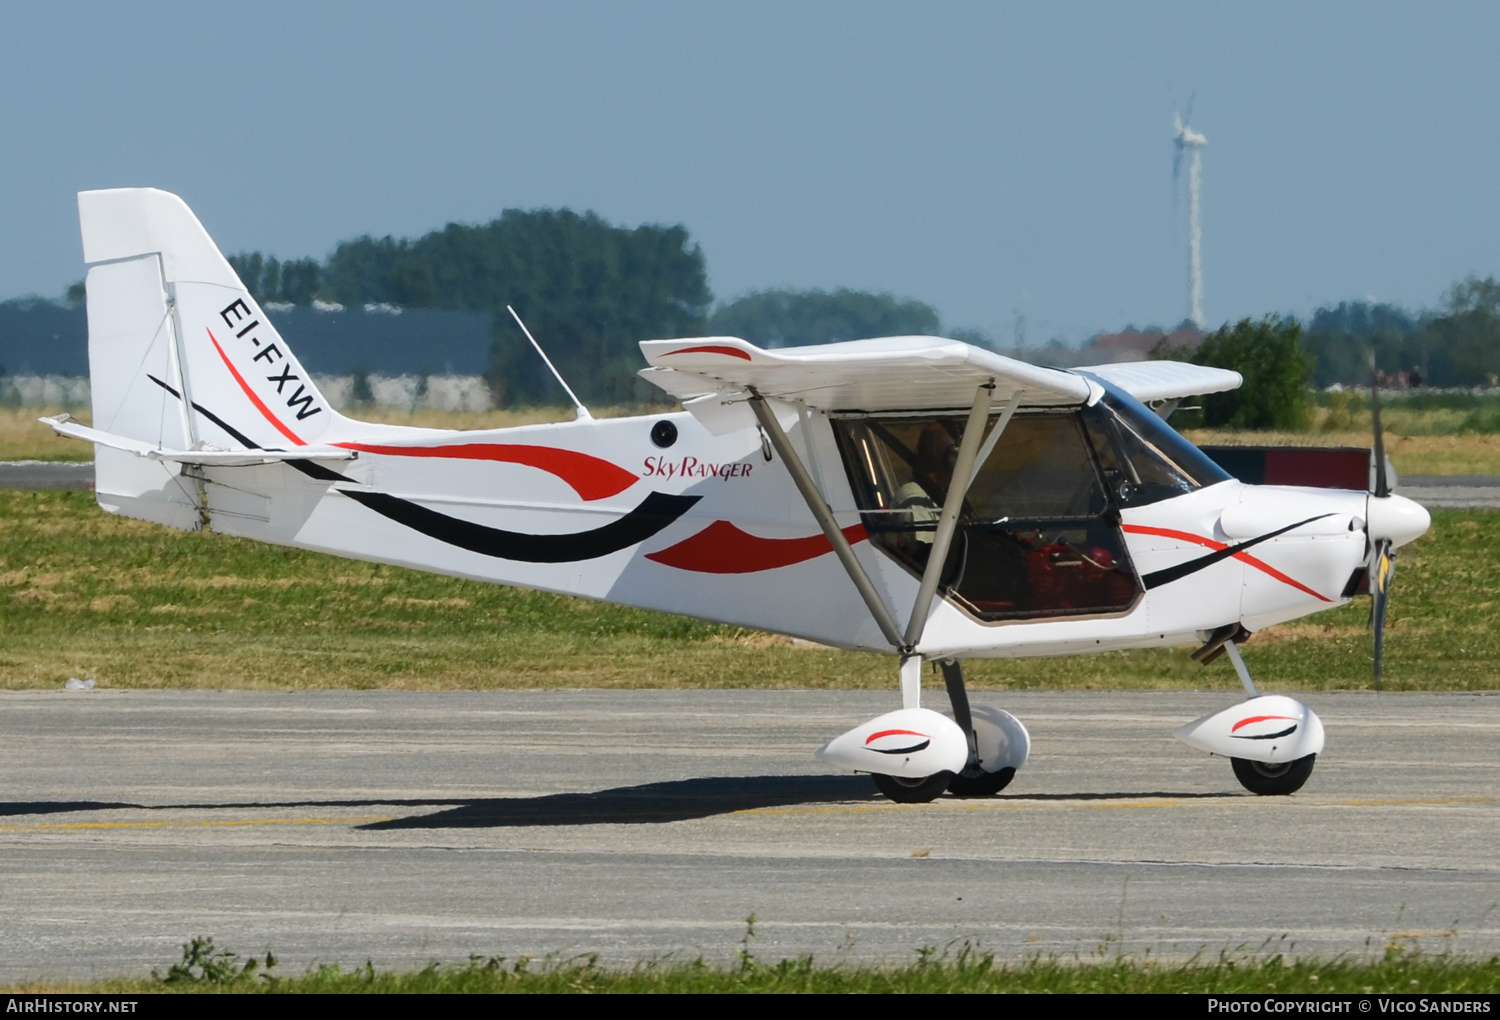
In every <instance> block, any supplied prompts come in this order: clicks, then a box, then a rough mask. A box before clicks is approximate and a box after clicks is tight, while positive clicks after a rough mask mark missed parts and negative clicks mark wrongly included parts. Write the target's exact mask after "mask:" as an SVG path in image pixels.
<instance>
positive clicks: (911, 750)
mask: <svg viewBox="0 0 1500 1020" xmlns="http://www.w3.org/2000/svg"><path fill="white" fill-rule="evenodd" d="M931 743H932V741H930V740H924V741H922V742H921V743H920V744H913V745H911V746H910V747H894V748H892V749H891V750H889V751H887V750H885V749H884V748H881V747H870V748H866V750H869V751H874V752H875V753H876V754H912V753H915V752H917V751H921V750H923V749H924V748H926V747H927V745H928V744H931Z"/></svg>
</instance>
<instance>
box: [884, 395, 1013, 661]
mask: <svg viewBox="0 0 1500 1020" xmlns="http://www.w3.org/2000/svg"><path fill="white" fill-rule="evenodd" d="M994 393H995V384H994V382H993V381H992V382H989V383H986V384H985V385H983V386H981V387H979V390H978V392H977V393H975V394H974V406H973V407H972V408H970V409H969V420H968V422H967V424H965V425H964V438H963V440H962V441H961V442H960V443H959V444H958V460H957V461H956V462H955V463H954V465H953V477H952V481H950V482H949V483H948V495H947V496H946V497H945V498H944V499H943V512H942V514H941V515H940V516H939V517H938V526H937V535H935V536H934V537H933V539H932V552H931V553H930V554H929V555H928V557H927V567H926V569H924V570H923V571H922V586H921V587H920V588H918V589H917V601H916V602H915V603H914V604H913V605H912V607H911V619H909V620H907V621H906V634H905V637H904V639H903V640H902V642H901V644H902V645H903V646H904V647H905V648H907V649H910V648H915V647H917V644H918V643H919V642H920V641H921V640H922V631H923V630H925V629H926V627H927V613H928V611H929V610H930V609H931V608H932V596H934V595H936V594H937V586H938V579H939V578H940V577H941V576H942V573H943V562H944V561H945V560H947V559H948V547H949V546H951V545H952V544H953V532H954V530H955V529H956V528H957V527H958V512H959V511H960V510H962V509H963V506H964V497H966V496H968V494H969V484H970V483H971V482H972V481H973V480H974V455H975V454H976V453H978V452H979V440H980V439H981V438H982V437H983V436H984V426H985V423H986V422H988V421H989V419H990V397H992V396H993V395H994ZM1013 406H1014V404H1012V407H1013ZM996 431H999V429H998V427H997V429H996ZM997 438H998V437H997Z"/></svg>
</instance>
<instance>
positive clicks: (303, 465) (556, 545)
mask: <svg viewBox="0 0 1500 1020" xmlns="http://www.w3.org/2000/svg"><path fill="white" fill-rule="evenodd" d="M147 378H148V379H150V380H151V381H152V382H154V383H156V385H158V386H160V387H161V388H162V389H164V390H166V391H167V392H168V393H170V394H172V396H174V397H176V398H177V399H178V400H181V399H182V394H180V393H178V392H177V391H176V390H175V389H173V388H172V387H171V386H168V385H167V384H166V383H164V382H162V381H161V380H160V379H158V378H156V376H154V375H148V376H147ZM193 408H194V410H196V411H198V412H199V413H200V414H202V415H203V416H204V417H205V418H207V419H208V420H209V421H211V422H213V423H214V424H215V425H217V426H219V428H221V429H223V430H224V431H225V432H226V433H227V434H229V435H230V436H232V437H234V439H235V440H236V441H237V442H240V443H243V444H244V445H245V446H247V447H249V448H250V449H252V450H261V449H264V447H262V446H260V445H259V444H258V443H256V442H254V441H253V440H252V439H250V437H249V436H247V435H245V434H244V433H243V432H240V431H239V430H238V429H236V428H234V426H232V425H230V424H229V423H228V422H226V421H225V420H224V419H222V418H220V417H219V416H218V415H216V414H214V413H213V412H212V411H210V410H209V409H208V408H206V407H204V406H203V405H201V404H199V403H197V402H196V401H195V402H194V403H193ZM277 452H280V451H277ZM284 463H286V464H289V465H291V466H292V467H294V468H296V469H297V470H298V471H301V472H302V473H303V474H305V475H307V476H308V477H310V478H317V479H320V480H323V481H330V482H347V481H351V479H349V478H348V477H347V476H345V475H341V474H339V473H338V472H337V471H331V470H329V469H328V468H325V467H324V466H323V465H321V464H314V463H313V462H312V461H310V460H289V461H284ZM334 491H335V492H341V493H343V494H344V495H345V496H348V497H349V498H350V499H352V500H354V501H355V502H357V503H360V504H362V505H364V506H367V507H369V508H370V509H371V510H374V511H375V512H376V513H378V514H380V515H381V516H382V517H387V518H389V519H391V520H393V521H395V522H396V523H398V524H404V525H406V526H407V527H408V528H411V529H412V530H414V531H419V532H421V533H422V534H424V535H426V536H428V537H429V538H435V539H437V540H438V541H439V542H446V543H447V544H448V545H454V546H458V547H459V548H460V549H467V550H468V551H469V552H476V553H479V554H481V555H483V556H493V557H495V558H496V559H503V560H519V561H521V562H523V563H573V562H576V561H578V560H592V559H598V558H599V557H600V556H608V555H609V554H610V553H613V552H619V551H620V550H621V549H628V548H630V547H631V546H633V545H637V544H639V543H641V542H644V541H645V540H646V539H648V538H650V537H651V536H652V535H655V534H656V533H657V532H659V531H661V530H662V529H664V528H666V527H667V526H668V525H669V524H672V523H673V522H674V521H676V520H677V518H679V517H681V516H682V515H683V514H685V513H687V512H688V510H690V509H692V507H693V504H695V503H697V502H698V500H700V499H702V498H703V497H702V496H669V495H667V494H666V493H663V492H653V493H651V494H650V495H649V496H647V497H646V498H645V499H643V500H642V501H641V503H640V505H639V506H637V507H636V508H635V509H634V510H632V511H630V512H629V513H628V514H626V515H625V516H624V517H621V518H620V519H619V520H617V521H612V522H610V523H609V524H606V525H604V526H603V527H602V528H594V529H593V530H592V531H579V532H575V533H573V534H571V535H528V534H526V533H525V532H521V531H502V530H500V529H499V528H490V527H486V526H484V525H482V524H475V523H474V522H473V521H465V520H461V519H459V518H457V517H450V516H448V515H447V514H441V513H438V512H437V511H436V510H429V509H427V508H426V507H424V506H419V505H418V504H416V503H413V502H411V501H410V500H405V499H401V498H399V497H397V496H391V495H387V494H386V493H383V492H352V491H350V490H347V489H335V490H334ZM923 746H924V747H925V746H926V745H925V744H924V745H923Z"/></svg>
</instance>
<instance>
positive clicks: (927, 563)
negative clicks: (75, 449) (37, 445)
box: [43, 189, 1429, 802]
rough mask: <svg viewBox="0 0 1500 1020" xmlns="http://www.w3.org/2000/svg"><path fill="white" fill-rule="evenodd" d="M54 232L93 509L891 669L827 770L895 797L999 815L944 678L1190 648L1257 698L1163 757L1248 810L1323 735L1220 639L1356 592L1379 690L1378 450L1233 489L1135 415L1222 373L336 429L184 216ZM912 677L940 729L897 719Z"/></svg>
mask: <svg viewBox="0 0 1500 1020" xmlns="http://www.w3.org/2000/svg"><path fill="white" fill-rule="evenodd" d="M78 206H79V215H80V220H81V223H82V231H83V251H84V259H85V261H86V262H88V263H89V264H90V265H91V268H90V270H89V273H88V321H89V367H90V374H91V378H92V384H93V427H92V428H89V427H84V426H82V425H80V424H78V423H75V422H72V421H70V420H68V419H67V417H66V416H59V417H57V418H52V419H43V420H44V421H47V422H48V424H50V425H52V427H53V428H54V429H56V430H57V431H58V432H59V433H61V434H63V435H67V436H73V437H76V438H79V439H83V440H86V441H88V442H91V443H93V444H94V449H95V472H96V488H97V496H98V501H99V504H100V506H102V507H103V508H104V509H105V510H107V511H109V512H110V513H116V514H124V515H126V516H129V517H135V518H140V519H143V520H148V521H154V522H157V523H159V524H164V525H168V526H171V527H176V528H182V529H187V530H193V529H208V530H212V531H214V532H218V533H223V534H228V535H239V536H243V537H246V538H253V539H259V540H262V541H266V542H275V543H280V544H284V545H290V546H297V547H299V548H304V549H314V550H318V551H321V552H327V553H333V554H336V555H340V556H350V557H355V558H359V559H365V560H373V561H378V562H382V563H392V564H399V565H402V566H407V567H415V568H418V569H422V570H430V571H436V572H439V573H444V574H451V575H455V576H458V577H468V578H474V579H478V580H482V581H492V582H497V583H501V584H513V585H521V586H524V587H528V588H537V589H541V590H545V591H552V592H560V593H564V594H568V595H577V596H582V597H584V598H591V599H601V600H604V601H608V602H617V603H622V604H626V605H633V606H642V607H646V608H650V609H657V610H663V611H666V612H671V613H681V614H684V615H688V616H695V617H700V618H703V619H708V620H716V621H721V622H724V623H729V624H736V625H739V626H744V627H752V628H758V629H761V630H766V631H773V632H776V633H780V634H786V635H792V636H795V637H799V638H806V639H809V640H812V641H816V642H820V643H822V644H826V645H832V646H836V647H839V648H844V649H857V650H863V651H879V652H889V653H894V654H895V655H896V656H898V659H899V668H898V669H897V671H896V673H897V675H898V676H899V687H900V692H901V706H902V707H900V708H899V709H896V710H895V711H892V712H889V713H886V714H884V715H881V716H879V717H877V718H875V719H871V720H870V721H868V722H866V723H864V724H862V725H860V726H856V727H855V728H853V729H851V730H849V731H848V732H847V733H844V734H843V735H842V736H839V737H836V738H835V739H833V740H832V741H830V742H829V743H828V744H827V745H826V746H824V747H823V748H822V749H821V750H819V752H818V753H819V755H821V757H822V758H824V759H825V760H826V761H828V762H829V763H831V764H833V765H836V766H839V767H843V768H848V769H852V770H855V771H860V772H867V773H870V774H871V775H872V776H873V777H874V780H875V783H876V785H877V786H878V787H879V788H880V790H882V791H883V792H884V793H886V794H887V795H888V796H890V797H891V798H893V799H895V800H898V801H904V802H921V801H928V800H931V799H933V798H934V797H937V796H938V795H940V794H941V793H943V792H944V791H951V792H952V793H954V794H956V795H960V796H985V795H990V794H994V793H996V792H997V791H999V790H1000V789H1002V788H1003V787H1004V786H1005V785H1006V784H1007V783H1009V782H1010V780H1011V778H1012V777H1013V776H1014V775H1015V772H1016V770H1017V769H1018V768H1020V767H1021V766H1022V765H1023V764H1024V762H1025V761H1026V757H1027V753H1028V751H1029V748H1030V738H1029V736H1028V735H1027V732H1026V729H1025V727H1024V726H1023V725H1022V724H1021V723H1020V722H1019V721H1018V720H1017V719H1015V717H1013V716H1011V715H1010V714H1009V713H1006V712H1004V711H1001V710H999V709H997V708H992V707H987V706H982V705H971V704H970V703H969V700H968V697H967V694H966V692H965V688H964V680H963V673H962V670H961V668H960V662H961V660H963V659H965V658H972V657H976V656H977V657H1015V656H1041V655H1067V654H1075V653H1085V652H1099V651H1104V650H1110V649H1123V648H1143V647H1152V646H1162V645H1177V644H1185V643H1194V644H1198V645H1199V646H1200V647H1199V649H1198V651H1197V652H1195V653H1194V656H1195V657H1196V658H1199V659H1202V660H1208V659H1212V658H1214V657H1217V656H1218V655H1220V654H1228V655H1229V657H1230V658H1231V660H1232V662H1233V664H1234V666H1235V669H1236V671H1237V673H1238V674H1239V677H1240V679H1241V681H1242V683H1243V685H1244V687H1245V690H1246V692H1247V694H1248V698H1247V699H1246V700H1243V701H1241V702H1239V703H1238V704H1234V705H1232V706H1230V707H1228V708H1225V709H1224V710H1222V711H1219V712H1216V713H1213V714H1211V715H1208V716H1205V717H1204V718H1202V719H1199V720H1197V721H1195V722H1193V723H1190V724H1189V725H1187V726H1184V727H1182V728H1181V729H1180V730H1178V731H1177V734H1176V735H1177V736H1178V737H1179V738H1181V739H1182V740H1183V741H1185V742H1186V743H1187V744H1188V745H1190V746H1192V747H1194V748H1198V749H1200V750H1205V751H1209V752H1212V753H1214V754H1218V755H1222V756H1224V757H1227V758H1230V759H1232V761H1233V765H1234V773H1235V775H1236V776H1237V778H1238V779H1239V781H1240V782H1241V783H1242V784H1243V785H1244V786H1245V787H1246V788H1247V789H1249V790H1251V791H1253V792H1255V793H1262V794H1278V793H1290V792H1292V791H1294V790H1296V789H1298V788H1300V787H1301V786H1302V784H1303V783H1304V782H1305V781H1306V779H1307V777H1308V775H1309V774H1310V772H1311V770H1312V766H1313V761H1314V759H1315V758H1316V756H1317V754H1318V753H1319V752H1320V751H1321V750H1322V748H1323V739H1324V734H1323V726H1322V723H1321V722H1320V721H1319V719H1318V717H1317V715H1316V714H1315V713H1314V712H1313V711H1312V709H1310V708H1308V707H1307V706H1306V705H1304V704H1302V703H1301V702H1300V701H1297V700H1295V699H1293V698H1290V697H1285V696H1279V695H1261V694H1260V693H1259V692H1258V691H1257V690H1256V687H1255V684H1254V682H1253V681H1252V679H1251V677H1250V675H1249V673H1248V672H1247V671H1246V670H1245V667H1244V662H1243V660H1242V659H1241V657H1240V654H1239V651H1238V649H1237V644H1238V643H1239V642H1241V641H1243V640H1244V639H1245V638H1246V637H1247V636H1248V635H1249V633H1250V632H1251V631H1255V630H1258V629H1260V628H1263V627H1266V626H1269V625H1271V624H1276V623H1281V622H1283V621H1286V620H1291V619H1294V618H1297V617H1301V616H1304V615H1307V614H1309V613H1313V612H1317V611H1318V610H1322V609H1327V608H1329V607H1332V606H1337V605H1341V604H1343V603H1345V602H1347V601H1348V600H1349V599H1350V598H1351V597H1352V596H1353V595H1354V593H1355V592H1356V591H1358V590H1361V588H1362V585H1363V584H1365V583H1367V582H1368V583H1369V585H1370V588H1371V589H1373V591H1374V594H1375V614H1374V615H1375V624H1376V627H1375V629H1376V649H1377V650H1376V663H1377V670H1378V664H1379V640H1380V630H1381V625H1382V623H1383V618H1384V607H1385V593H1386V586H1387V583H1388V580H1389V576H1390V570H1391V564H1392V557H1393V555H1394V550H1395V549H1396V547H1398V546H1401V545H1403V544H1405V543H1407V542H1410V541H1412V540H1413V539H1415V538H1417V537H1418V536H1420V535H1421V534H1422V533H1423V532H1425V531H1426V530H1427V527H1428V524H1429V518H1428V515H1427V513H1426V511H1425V510H1423V509H1422V508H1421V507H1420V506H1418V505H1417V504H1415V503H1413V502H1411V501H1410V500H1407V499H1405V498H1403V497H1401V496H1397V495H1393V494H1391V492H1390V485H1389V480H1388V474H1387V469H1386V466H1385V458H1384V455H1383V453H1381V452H1380V449H1379V447H1380V443H1379V433H1378V428H1377V438H1376V447H1377V455H1376V456H1375V458H1374V468H1373V472H1372V474H1373V476H1374V481H1373V484H1372V486H1371V487H1370V491H1349V490H1335V489H1326V488H1306V487H1287V486H1266V485H1248V484H1243V483H1241V482H1239V481H1237V480H1235V479H1234V478H1232V477H1230V475H1228V474H1227V473H1226V472H1225V471H1224V470H1222V469H1221V468H1220V467H1219V466H1218V465H1217V464H1216V463H1215V462H1214V461H1212V460H1210V459H1209V458H1208V457H1207V456H1206V455H1204V454H1203V453H1202V452H1201V451H1199V450H1198V449H1197V448H1196V447H1194V446H1193V445H1192V444H1190V443H1189V442H1187V440H1185V439H1183V438H1182V437H1181V436H1179V435H1178V434H1177V433H1175V432H1173V431H1172V429H1170V428H1169V427H1168V426H1167V425H1166V424H1165V422H1164V421H1163V420H1162V418H1161V417H1160V416H1159V415H1158V414H1156V413H1153V412H1152V411H1151V410H1149V409H1148V408H1147V407H1146V406H1145V404H1146V403H1147V402H1157V401H1164V402H1172V401H1176V400H1179V399H1181V398H1183V397H1186V396H1189V395H1192V394H1202V393H1212V392H1219V391H1223V390H1227V389H1231V388H1233V387H1235V386H1238V385H1239V384H1240V381H1241V380H1240V377H1239V376H1238V375H1237V374H1236V373H1233V372H1228V371H1223V370H1220V369H1213V368H1204V367H1199V366H1194V365H1186V364H1179V363H1174V362H1160V361H1159V362H1145V363H1136V364H1130V365H1106V366H1099V367H1095V368H1089V369H1077V370H1073V371H1061V370H1054V369H1046V368H1038V367H1036V366H1033V365H1029V364H1026V363H1024V362H1020V361H1015V360H1012V359H1009V358H1005V357H1001V356H999V355H996V354H993V353H991V352H989V351H985V350H981V349H979V348H976V347H972V346H969V345H967V344H963V343H959V342H956V341H953V340H944V339H940V338H937V337H921V336H907V337H888V338H884V339H878V340H860V341H854V342H849V343H836V344H829V345H826V346H821V347H808V348H789V349H780V350H761V349H760V348H757V347H755V346H754V345H752V344H749V343H747V342H745V341H744V340H740V339H737V338H734V337H706V338H698V339H677V340H648V341H645V342H643V343H642V344H641V350H642V353H643V354H644V355H645V360H646V362H647V363H648V365H649V366H650V367H648V368H646V369H644V370H643V372H642V375H644V376H645V378H647V379H649V380H650V381H651V382H653V383H655V384H656V385H658V386H659V387H661V388H662V389H663V390H665V391H666V392H667V393H668V394H670V395H671V396H672V397H674V398H676V399H677V400H679V401H681V402H682V406H683V408H684V410H682V411H680V412H676V413H667V414H658V415H649V416H645V417H637V418H620V419H612V420H594V419H592V418H590V417H588V415H587V412H586V411H585V410H583V408H582V406H581V405H580V406H579V415H578V419H577V420H576V421H571V422H564V423H559V424H550V425H534V426H525V427H520V428H508V429H494V430H483V431H474V432H457V431H448V430H441V429H423V428H405V427H396V426H390V425H378V424H369V423H365V422H360V421H355V420H353V419H350V418H347V417H345V416H343V415H342V414H340V413H338V412H337V411H335V410H334V409H333V408H332V407H331V406H330V405H329V403H328V401H327V399H326V398H325V397H324V395H323V394H322V393H320V392H319V391H318V389H317V387H316V386H315V385H314V384H313V381H312V379H311V378H310V377H309V375H308V373H307V371H306V370H305V369H304V368H303V367H302V365H301V364H300V363H299V362H298V361H297V358H296V356H295V355H294V354H293V353H292V351H291V350H290V349H289V348H288V347H287V344H286V341H284V340H283V339H282V338H281V337H280V336H279V335H278V334H277V332H276V330H275V328H274V327H273V326H272V325H271V322H270V320H269V319H268V318H267V317H266V315H265V313H264V311H263V310H262V309H261V308H260V307H259V306H258V305H257V304H256V302H255V301H254V300H253V299H252V297H251V296H250V294H249V293H248V292H247V291H246V289H245V287H244V285H243V284H242V283H241V282H240V280H239V278H238V277H237V276H236V275H235V273H234V271H233V270H232V269H231V268H230V266H229V264H228V263H227V262H226V261H225V259H224V257H223V256H222V255H221V254H220V252H219V250H218V249H217V248H216V247H215V245H214V243H213V241H212V240H210V238H209V236H208V234H207V232H206V231H205V230H204V229H203V227H202V226H201V225H200V224H199V222H198V220H197V218H196V217H195V216H194V215H193V213H192V212H191V211H190V210H189V209H188V207H187V206H186V205H185V204H184V203H183V202H182V200H181V199H179V198H177V197H176V196H175V195H171V194H168V193H166V192H162V191H156V190H152V189H120V190H110V191H88V192H83V193H82V194H80V195H79V196H78ZM559 381H561V380H559ZM575 403H576V401H575ZM1371 578H1373V581H1369V579H1371ZM924 663H936V664H938V665H939V666H940V667H941V671H942V675H943V678H944V680H945V681H946V686H947V693H948V695H949V701H950V710H949V711H947V712H946V713H940V712H937V711H934V710H932V709H930V708H924V707H922V706H921V685H920V681H921V672H922V666H923V664H924Z"/></svg>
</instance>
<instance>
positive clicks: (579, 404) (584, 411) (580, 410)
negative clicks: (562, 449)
mask: <svg viewBox="0 0 1500 1020" xmlns="http://www.w3.org/2000/svg"><path fill="white" fill-rule="evenodd" d="M505 310H506V311H507V312H509V313H510V317H511V318H512V319H515V320H516V325H517V326H520V327H521V332H522V333H525V334H526V339H527V340H530V341H531V346H533V347H535V348H536V352H537V353H538V354H540V355H541V356H542V361H544V362H546V365H547V371H549V372H551V373H552V378H554V379H556V380H557V382H558V385H559V386H561V387H562V388H563V391H564V392H566V393H567V394H568V399H569V400H571V401H573V413H574V414H575V415H577V416H578V420H579V421H590V420H592V419H593V417H594V416H593V415H591V414H589V409H588V408H586V407H584V406H583V401H581V400H579V399H578V394H576V393H574V392H573V387H571V386H569V385H568V384H567V382H566V381H564V380H563V377H562V373H561V372H559V371H558V370H557V366H556V365H554V364H552V359H551V358H549V357H547V352H546V351H544V350H542V345H541V344H539V343H537V342H536V337H534V336H532V335H531V330H529V329H527V328H526V323H524V322H522V321H521V317H520V316H519V315H517V314H516V310H515V309H514V308H512V307H511V306H510V305H506V306H505Z"/></svg>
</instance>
